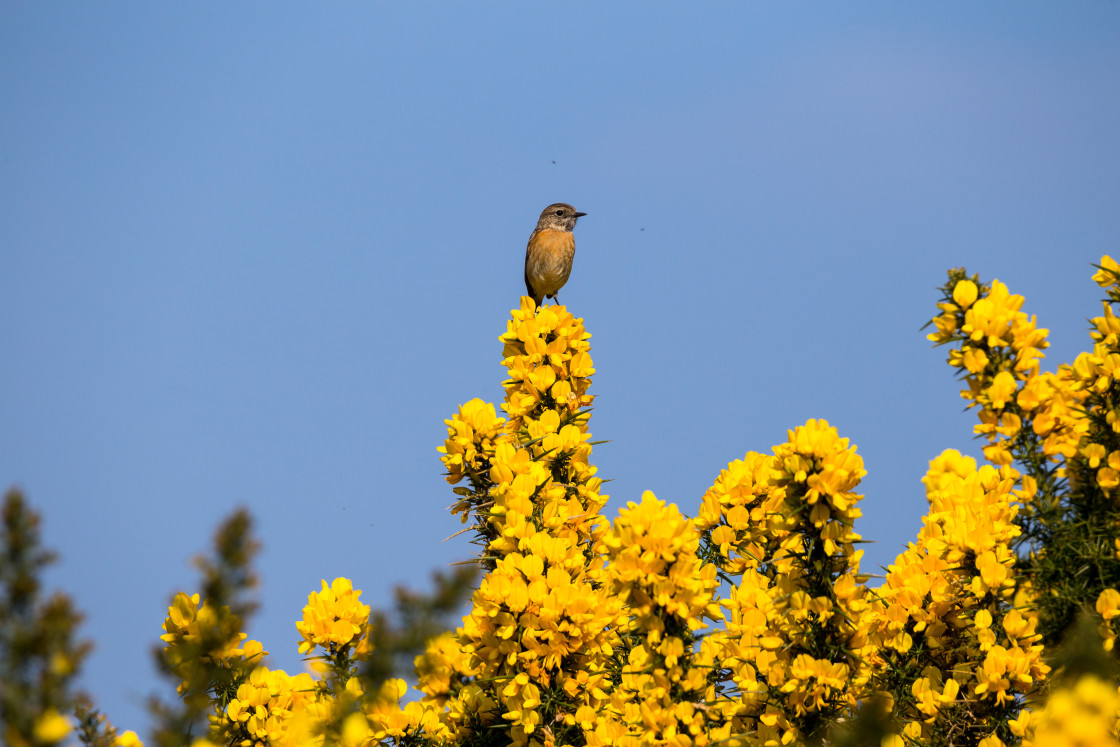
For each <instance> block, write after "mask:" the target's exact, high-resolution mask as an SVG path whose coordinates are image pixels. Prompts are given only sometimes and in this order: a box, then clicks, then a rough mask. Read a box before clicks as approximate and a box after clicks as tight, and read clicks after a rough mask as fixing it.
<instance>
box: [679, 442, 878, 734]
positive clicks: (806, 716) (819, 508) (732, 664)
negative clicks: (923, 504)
mask: <svg viewBox="0 0 1120 747" xmlns="http://www.w3.org/2000/svg"><path fill="white" fill-rule="evenodd" d="M865 474H866V472H865V470H864V469H863V460H862V459H861V458H860V457H859V455H858V454H857V453H856V450H855V447H852V446H849V444H848V440H847V439H844V438H840V436H839V434H838V433H837V431H836V429H835V428H833V427H832V426H830V425H829V424H828V423H827V422H824V421H815V420H810V421H809V422H808V423H806V424H805V425H804V426H801V427H799V428H796V429H794V430H792V431H790V432H789V439H788V441H787V442H786V443H784V444H780V445H778V446H775V447H774V453H773V455H772V456H763V455H761V454H756V453H749V454H747V455H746V456H745V457H744V458H743V459H741V460H737V461H735V462H732V463H731V464H729V465H728V466H727V468H726V469H725V470H724V471H723V472H722V473H721V474H720V476H719V478H718V479H717V480H716V482H715V484H714V485H713V486H712V487H711V488H710V489H709V490H708V492H707V494H706V495H705V496H704V500H703V503H702V505H701V510H700V517H699V519H698V524H699V526H700V527H701V529H702V530H703V531H704V535H705V543H706V546H707V552H706V553H705V555H706V556H707V557H709V558H711V559H712V561H713V564H714V565H716V566H718V567H719V568H720V569H721V570H722V571H723V572H724V573H725V574H728V578H729V579H733V584H734V585H733V586H731V589H730V593H729V598H728V599H726V600H723V601H722V602H721V604H722V606H723V607H724V608H725V609H726V620H725V626H724V631H723V632H722V633H721V634H719V635H717V636H715V638H716V641H717V642H718V646H719V649H720V657H721V659H722V661H723V662H724V666H725V667H727V669H728V670H729V677H730V679H731V681H732V682H733V683H734V686H735V691H736V692H737V693H738V698H737V700H738V702H739V706H740V707H739V708H738V709H737V711H736V715H737V716H739V718H738V719H737V720H736V728H737V730H738V731H740V732H741V733H742V734H744V735H746V736H749V737H753V741H752V743H758V744H769V743H775V744H788V743H791V742H794V741H799V740H801V739H804V738H807V737H814V738H820V737H822V736H824V735H825V733H824V730H825V729H827V728H828V726H829V725H830V724H831V723H832V721H833V720H834V719H835V718H836V717H838V716H839V715H840V714H842V713H844V712H846V711H848V710H849V709H851V708H853V707H854V706H855V705H856V701H857V699H858V697H859V696H860V694H861V693H862V692H863V691H864V689H865V685H866V682H867V675H868V671H867V669H866V667H865V666H864V665H863V658H864V655H863V653H862V651H863V649H864V648H865V647H866V645H867V637H866V630H865V628H866V625H865V623H864V622H863V618H864V616H865V614H866V612H867V611H868V605H867V601H866V597H867V589H866V587H865V586H864V582H865V581H866V577H864V576H862V575H860V573H859V560H860V556H861V555H862V552H860V551H857V550H856V549H855V543H857V542H859V541H860V537H859V535H858V534H856V533H855V531H854V523H855V520H856V518H858V517H859V515H860V512H859V508H858V507H857V504H858V502H859V500H860V498H861V496H859V495H857V494H855V493H853V492H852V491H853V489H854V488H855V487H856V486H857V485H858V484H859V482H860V480H861V479H862V478H863V476H864V475H865Z"/></svg>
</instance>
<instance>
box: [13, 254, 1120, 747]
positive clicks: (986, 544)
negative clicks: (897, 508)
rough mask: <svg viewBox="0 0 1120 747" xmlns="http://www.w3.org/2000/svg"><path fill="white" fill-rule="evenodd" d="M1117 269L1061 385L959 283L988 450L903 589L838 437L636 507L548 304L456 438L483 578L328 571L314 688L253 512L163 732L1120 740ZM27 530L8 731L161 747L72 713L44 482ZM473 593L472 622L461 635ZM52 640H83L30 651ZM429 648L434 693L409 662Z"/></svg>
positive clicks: (169, 740)
mask: <svg viewBox="0 0 1120 747" xmlns="http://www.w3.org/2000/svg"><path fill="white" fill-rule="evenodd" d="M1098 270H1099V271H1098V272H1097V274H1096V275H1095V276H1094V279H1095V280H1096V281H1097V283H1098V284H1099V285H1100V286H1101V287H1102V288H1103V289H1104V290H1105V292H1106V299H1105V301H1104V311H1103V314H1102V316H1099V317H1097V318H1095V319H1093V320H1092V331H1091V339H1092V343H1093V347H1092V350H1091V351H1088V352H1085V353H1082V354H1081V355H1079V356H1078V357H1077V359H1076V360H1075V361H1074V362H1073V363H1071V364H1066V365H1061V366H1059V367H1058V369H1057V370H1056V371H1053V372H1044V371H1042V370H1041V366H1040V361H1041V358H1042V351H1043V350H1044V349H1045V348H1046V347H1047V341H1046V337H1047V333H1046V330H1044V329H1040V328H1039V327H1038V326H1037V324H1036V321H1035V319H1034V318H1033V317H1028V316H1027V315H1026V314H1025V313H1024V312H1022V310H1021V307H1022V304H1023V299H1022V298H1021V297H1019V296H1015V295H1012V294H1011V293H1010V291H1009V290H1008V289H1007V287H1006V286H1004V285H1003V284H1002V283H1000V282H999V281H992V282H991V283H990V284H987V283H983V282H981V281H980V279H979V278H977V277H976V276H971V277H970V276H968V275H967V274H966V273H965V271H964V270H953V271H951V272H950V273H949V279H948V282H947V283H946V284H945V285H944V286H943V287H942V288H941V290H940V292H941V299H940V302H939V303H938V315H937V316H936V317H935V318H934V319H933V320H932V325H933V332H932V333H931V334H930V335H929V338H930V339H931V340H932V341H933V342H935V343H936V344H938V345H944V346H946V347H947V348H948V351H949V354H948V362H949V365H950V366H951V367H953V368H954V369H955V370H957V371H958V372H959V374H960V377H961V380H962V382H963V385H964V388H963V389H962V392H961V394H962V396H963V397H964V398H965V399H966V400H967V401H968V406H969V408H971V409H972V410H973V411H974V412H975V413H976V415H977V418H978V421H979V422H978V424H977V425H976V426H975V430H976V433H977V434H978V436H979V437H981V438H982V439H983V440H984V444H985V445H984V448H983V453H984V463H982V464H981V463H978V462H977V460H975V459H973V458H971V457H967V456H964V455H962V454H961V453H960V452H958V451H955V450H948V451H945V452H944V453H942V454H940V455H938V456H936V457H935V458H934V459H933V460H932V461H931V462H930V467H929V471H928V472H927V473H926V475H925V477H924V478H923V483H924V485H925V491H926V496H927V499H928V501H929V512H928V513H927V515H926V516H925V518H924V519H923V525H922V528H921V530H920V531H919V532H918V535H917V537H916V538H915V539H914V541H913V542H911V543H909V545H908V546H907V548H906V549H905V551H904V552H902V553H901V554H900V555H899V556H898V557H897V559H896V560H895V562H894V563H893V564H892V565H891V566H890V567H889V568H888V569H887V571H886V574H885V576H883V577H879V578H877V579H875V580H874V581H873V580H872V578H871V576H870V575H869V574H867V573H866V572H865V571H863V570H861V567H860V561H861V556H862V551H861V550H859V549H858V548H859V546H860V543H861V542H862V538H861V536H860V535H859V533H858V532H857V521H858V519H859V518H860V508H859V505H860V501H861V498H862V496H861V495H860V494H859V493H858V492H857V491H858V489H859V485H860V481H861V479H862V478H863V477H864V476H865V474H866V472H865V470H864V467H863V460H862V459H861V457H860V456H859V454H858V453H857V450H856V447H855V446H854V445H853V444H851V443H850V442H849V441H848V439H846V438H844V437H843V436H842V435H841V434H840V433H839V432H838V431H837V429H836V428H835V427H833V426H832V425H830V424H829V423H827V422H825V421H823V420H810V421H808V422H807V423H805V424H803V425H800V426H798V427H796V428H793V429H792V430H790V431H789V432H788V434H787V438H786V440H785V441H784V442H783V443H780V444H778V445H777V446H774V447H773V449H771V451H769V452H767V453H761V452H749V453H747V454H746V455H745V456H744V457H743V458H742V459H738V460H735V461H734V462H732V463H730V464H729V465H727V468H726V469H724V470H723V471H722V472H721V473H720V474H719V476H718V477H717V478H716V479H715V481H714V483H713V484H712V486H711V488H709V489H708V490H707V492H706V493H705V494H704V495H703V496H702V498H701V499H700V501H699V504H698V506H697V509H696V516H695V517H694V518H689V517H687V516H685V515H684V514H682V512H681V511H680V510H679V509H678V508H677V507H676V506H675V505H672V504H667V503H666V502H664V501H662V500H660V499H658V498H657V497H655V496H654V495H653V494H652V493H649V492H647V493H645V494H644V495H643V496H642V497H641V500H640V501H636V502H630V503H628V504H627V505H626V507H625V508H623V509H622V510H621V511H620V512H619V513H618V516H617V517H615V518H614V520H613V521H611V520H608V518H607V517H605V516H604V515H603V508H604V505H605V503H606V500H607V496H605V495H604V494H603V493H602V492H601V489H602V487H603V481H602V479H601V478H600V477H599V476H598V474H597V470H596V468H595V466H594V465H593V463H592V461H591V456H592V448H593V446H594V445H595V442H593V441H592V440H591V434H590V433H589V431H588V423H589V420H590V417H591V405H592V401H593V395H592V394H591V393H590V385H591V378H592V376H593V374H594V373H595V369H594V367H593V363H592V360H591V356H590V344H589V342H588V340H589V338H590V335H589V334H588V333H587V331H586V330H585V328H584V326H583V320H582V319H577V318H575V317H573V316H572V314H571V313H569V312H568V310H567V309H566V308H565V307H563V306H546V307H544V308H540V309H538V308H536V307H535V305H534V304H533V303H532V301H531V299H529V298H524V299H522V305H521V307H520V308H519V309H515V310H514V311H513V312H512V315H511V318H510V319H509V321H508V323H507V329H506V332H505V334H503V335H502V336H501V338H500V339H501V342H502V345H503V351H502V357H503V365H504V366H505V367H506V369H507V371H508V378H507V380H506V381H505V382H504V387H505V402H504V403H503V404H502V405H501V408H500V410H499V408H496V407H495V406H494V405H493V404H491V403H487V402H483V401H482V400H478V399H475V400H471V401H470V402H467V403H465V404H463V405H462V406H461V407H460V408H459V410H458V412H457V413H455V414H454V415H453V416H452V417H451V418H450V419H449V420H447V421H446V422H447V426H448V427H447V431H448V437H447V440H446V441H445V443H444V444H443V446H442V447H440V449H439V451H440V453H441V457H440V458H441V460H442V462H443V465H444V467H445V468H446V471H447V480H448V482H449V483H451V484H452V485H453V486H454V488H453V491H454V494H455V496H456V500H455V503H454V505H453V506H452V508H451V511H452V513H453V514H455V515H456V516H458V517H459V518H460V519H461V520H462V522H463V524H464V525H465V529H464V531H465V532H469V533H471V535H472V538H473V542H474V543H476V545H477V546H478V559H477V563H476V564H475V565H476V566H477V568H478V569H479V570H480V571H481V572H482V576H481V578H479V579H478V580H477V582H472V581H471V576H470V574H471V572H472V571H470V570H462V571H460V572H458V573H456V574H453V575H450V576H437V577H436V580H435V589H434V591H433V592H432V593H431V594H430V595H420V594H415V593H408V592H403V591H402V592H399V593H398V605H397V610H396V611H395V613H394V614H382V613H374V614H372V615H371V611H370V608H369V607H368V606H367V605H365V604H363V603H362V602H361V601H360V596H361V592H360V591H358V590H355V589H353V588H352V586H351V584H350V582H349V581H348V580H347V579H345V578H340V579H335V580H334V581H332V582H330V583H327V582H326V581H324V582H323V585H322V588H321V589H320V590H319V591H316V592H313V593H312V594H311V595H310V597H309V600H308V605H307V606H306V607H305V608H304V610H303V618H302V619H301V620H300V621H299V622H298V623H297V628H298V631H299V634H300V636H301V642H300V644H299V650H300V652H301V653H304V654H306V655H308V656H309V657H310V658H311V667H310V671H309V672H304V673H300V674H296V675H290V674H288V673H286V672H283V671H279V670H272V669H269V668H268V667H267V666H266V665H265V663H264V661H265V659H264V657H265V656H266V655H267V652H265V651H264V649H263V646H262V644H261V643H259V642H257V641H250V640H246V636H245V634H244V633H242V632H241V630H242V628H243V625H244V621H245V619H246V618H247V616H248V615H250V614H251V612H252V605H251V604H249V603H247V602H246V601H245V600H246V598H247V597H246V593H247V592H248V591H249V590H251V588H252V587H253V585H254V584H255V579H254V576H253V573H252V570H251V559H252V555H253V552H254V550H255V547H256V543H255V541H254V540H253V538H252V536H251V533H250V526H249V519H248V517H247V516H246V515H244V514H239V515H236V516H235V517H233V519H231V520H230V521H229V522H227V524H226V525H224V526H223V527H222V529H221V530H220V531H219V534H218V539H217V541H216V543H215V551H214V554H213V557H211V558H208V559H204V560H202V561H200V563H199V566H200V569H201V570H202V573H203V584H202V589H203V591H202V593H200V594H194V595H187V594H185V593H181V594H179V595H177V596H176V597H175V599H174V602H173V604H172V605H171V608H170V610H169V612H168V617H167V620H166V622H165V623H164V635H163V636H162V641H163V646H162V647H161V648H160V650H159V660H160V662H161V666H162V667H163V668H164V670H165V672H166V673H167V675H168V676H169V677H170V678H171V680H172V681H173V682H174V683H175V684H176V686H177V688H178V692H177V696H178V697H176V698H174V699H171V700H170V701H165V700H159V699H153V701H152V703H151V710H152V712H153V714H154V716H155V732H154V735H153V737H152V739H153V740H154V741H155V742H156V743H158V744H160V745H178V744H191V743H192V742H193V743H194V744H196V745H205V744H214V745H244V746H245V747H250V746H252V745H265V744H273V745H303V744H332V745H333V744H339V745H371V744H374V743H385V744H390V743H391V744H394V745H406V746H409V747H412V746H416V747H427V746H432V747H434V746H436V745H439V746H441V747H443V746H445V747H489V746H491V745H492V746H494V747H498V746H502V747H505V746H507V745H508V746H510V747H563V746H568V745H570V746H572V747H582V746H584V745H586V746H587V747H607V746H608V745H619V746H620V747H653V746H657V747H661V746H663V745H664V746H665V747H690V746H693V745H695V747H705V746H707V745H717V744H719V745H728V746H729V747H755V746H761V745H766V746H770V745H775V746H776V745H799V744H833V745H838V746H840V745H883V746H884V747H902V746H903V745H931V746H932V745H946V746H948V745H953V746H958V745H974V746H976V747H997V746H999V745H1017V744H1022V745H1037V746H1039V747H1042V746H1043V745H1116V744H1120V742H1118V741H1117V723H1118V718H1120V695H1118V690H1117V667H1116V666H1115V653H1114V650H1115V645H1114V644H1115V639H1116V631H1117V629H1118V626H1120V621H1118V614H1120V591H1118V589H1120V317H1117V316H1116V313H1115V307H1116V305H1117V304H1120V265H1118V264H1117V263H1116V262H1114V261H1113V260H1112V259H1110V258H1108V257H1104V258H1103V259H1102V260H1101V264H1100V265H1099V267H1098ZM499 412H500V413H501V414H499ZM5 516H6V521H7V529H6V532H7V534H6V536H5V538H4V541H5V545H4V550H5V553H6V555H7V557H6V559H5V571H4V574H3V576H2V578H3V581H4V584H5V586H6V592H5V596H4V597H3V601H2V604H3V607H2V608H0V612H2V613H3V614H2V617H0V625H2V629H0V633H2V638H0V643H2V644H3V658H2V659H0V667H2V670H0V677H2V679H0V703H2V704H3V708H4V710H3V713H2V714H0V715H2V718H3V725H4V730H5V731H4V735H5V740H6V743H7V744H11V745H24V744H27V745H46V744H57V743H61V742H65V741H66V740H68V739H69V740H71V741H73V740H74V739H81V740H82V741H84V742H85V743H87V744H106V745H109V744H137V743H138V740H137V738H136V736H135V735H134V734H132V733H131V732H128V733H126V734H124V735H121V736H118V735H117V733H116V731H115V730H113V729H112V727H111V726H109V725H108V724H107V722H105V720H104V719H103V717H101V716H100V715H99V714H97V713H96V711H93V710H92V707H91V706H89V705H88V704H86V705H83V706H82V707H81V709H80V713H79V715H78V716H76V717H75V719H76V720H75V719H69V718H68V717H67V716H66V715H65V712H66V711H67V710H68V709H71V710H72V709H73V707H74V704H75V702H76V696H75V697H71V696H70V695H69V687H70V677H71V675H72V673H73V672H74V671H75V670H76V668H77V665H78V663H79V662H80V660H81V654H82V648H81V646H80V645H79V644H76V643H74V642H73V641H72V637H71V636H70V635H69V633H70V631H71V629H72V627H73V624H74V622H75V620H74V615H73V613H72V612H70V611H69V609H68V607H66V606H65V605H61V606H60V605H59V604H58V603H57V602H52V603H47V604H46V605H39V606H36V604H31V603H29V598H28V594H27V593H26V588H27V582H26V580H25V579H26V578H27V577H29V576H30V577H34V575H35V571H36V570H37V569H38V567H39V566H41V564H42V562H43V558H42V557H41V555H40V552H41V551H40V550H38V548H37V547H36V546H35V542H36V540H35V538H34V537H31V535H32V534H34V532H33V531H31V530H30V529H29V527H30V528H31V529H33V528H34V520H33V515H32V514H31V513H30V510H29V509H27V508H26V507H25V506H24V505H23V504H22V502H21V500H20V499H19V498H18V496H17V497H10V498H9V505H8V508H7V510H6V514H5ZM8 517H13V518H8ZM21 517H22V518H21ZM29 532H30V534H29ZM29 537H30V539H29ZM21 579H24V580H22V581H21ZM17 587H18V588H23V589H24V590H25V591H24V593H23V596H20V595H19V592H18V591H17ZM462 588H473V596H472V598H471V606H470V611H469V613H468V614H466V616H465V617H463V618H462V621H461V624H460V625H459V627H457V628H456V629H455V630H454V631H444V630H442V628H441V626H442V625H443V620H444V619H445V618H446V617H447V615H449V614H450V613H452V612H453V611H455V610H456V609H457V605H458V603H459V596H458V594H457V591H458V590H460V589H462ZM32 596H34V595H33V594H32ZM37 616H38V617H37ZM47 618H51V619H52V620H55V621H56V622H54V623H50V622H43V620H46V619H47ZM52 625H53V626H54V627H51V626H52ZM36 626H38V627H39V628H45V629H48V630H55V631H57V632H56V634H54V635H47V636H46V637H45V638H44V639H43V640H42V641H37V642H36V643H35V645H29V644H28V643H27V641H26V638H27V635H28V633H27V631H28V630H31V629H33V628H35V627H36ZM402 658H403V659H405V660H411V663H412V664H413V666H414V670H415V681H416V683H417V684H416V688H417V690H418V691H419V693H418V695H416V696H414V697H411V698H406V697H405V695H406V689H407V687H406V685H405V682H404V680H402V679H396V678H394V677H393V676H392V674H393V672H394V671H395V670H396V669H398V668H399V667H398V664H399V663H400V661H401V660H402ZM59 662H62V664H60V663H59ZM52 673H53V674H52Z"/></svg>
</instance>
